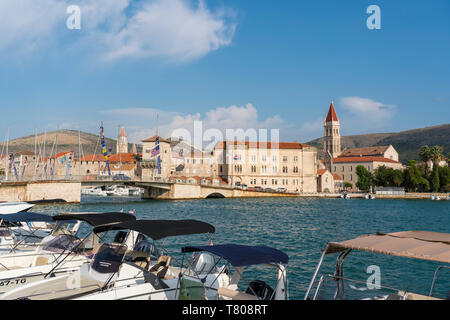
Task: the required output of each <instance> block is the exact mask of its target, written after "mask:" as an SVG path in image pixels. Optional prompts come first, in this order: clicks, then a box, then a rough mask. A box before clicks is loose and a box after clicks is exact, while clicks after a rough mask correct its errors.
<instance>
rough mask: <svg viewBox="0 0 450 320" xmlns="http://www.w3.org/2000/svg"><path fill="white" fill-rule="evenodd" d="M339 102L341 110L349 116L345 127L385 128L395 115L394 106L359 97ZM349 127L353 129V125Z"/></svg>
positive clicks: (346, 98)
mask: <svg viewBox="0 0 450 320" xmlns="http://www.w3.org/2000/svg"><path fill="white" fill-rule="evenodd" d="M339 102H340V105H341V106H342V108H343V109H344V110H346V111H348V112H349V113H350V114H351V116H350V119H349V122H348V123H347V124H346V125H347V126H348V125H349V124H350V123H353V124H356V127H358V126H359V127H361V126H363V128H361V129H367V128H381V127H383V126H385V125H386V124H387V122H388V121H390V120H391V119H392V117H393V116H394V115H395V113H396V109H397V106H395V105H392V104H385V103H382V102H378V101H375V100H372V99H368V98H361V97H344V98H341V99H339ZM341 122H345V121H341ZM351 127H352V128H353V129H355V128H354V127H353V125H352V126H351Z"/></svg>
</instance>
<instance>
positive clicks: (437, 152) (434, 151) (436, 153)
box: [430, 146, 444, 166]
mask: <svg viewBox="0 0 450 320" xmlns="http://www.w3.org/2000/svg"><path fill="white" fill-rule="evenodd" d="M430 156H431V160H432V161H433V165H434V166H439V162H440V161H441V159H442V158H443V157H444V151H443V150H442V148H441V147H440V146H434V147H433V148H431V149H430Z"/></svg>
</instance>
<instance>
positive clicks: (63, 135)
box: [0, 130, 139, 157]
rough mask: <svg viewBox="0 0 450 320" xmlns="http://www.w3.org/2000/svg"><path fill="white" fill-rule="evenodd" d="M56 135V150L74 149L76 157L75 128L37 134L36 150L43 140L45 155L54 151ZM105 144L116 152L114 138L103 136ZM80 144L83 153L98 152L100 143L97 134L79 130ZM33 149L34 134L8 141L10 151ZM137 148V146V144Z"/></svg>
mask: <svg viewBox="0 0 450 320" xmlns="http://www.w3.org/2000/svg"><path fill="white" fill-rule="evenodd" d="M56 136H57V138H58V144H57V147H56V151H57V152H65V151H75V155H76V157H78V150H79V144H78V131H75V130H59V131H53V132H47V133H46V134H44V133H40V134H38V135H37V150H38V152H39V150H43V146H44V141H45V151H46V152H45V153H46V155H50V154H54V153H55V142H56ZM105 142H106V146H107V148H108V149H112V153H116V140H114V139H110V138H106V137H105ZM80 144H81V149H82V152H83V154H85V155H86V154H94V153H96V154H100V153H101V144H100V139H99V136H98V135H95V134H91V133H86V132H80ZM5 145H6V143H5V142H2V143H0V153H2V151H3V154H4V153H5ZM131 147H132V144H129V150H131ZM34 149H35V136H34V135H31V136H26V137H22V138H18V139H14V140H11V141H9V146H8V150H9V151H10V152H22V151H31V152H34ZM138 150H139V146H138Z"/></svg>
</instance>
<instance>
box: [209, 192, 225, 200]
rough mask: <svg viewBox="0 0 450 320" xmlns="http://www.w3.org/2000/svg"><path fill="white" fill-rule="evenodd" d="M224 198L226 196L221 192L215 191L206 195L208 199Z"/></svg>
mask: <svg viewBox="0 0 450 320" xmlns="http://www.w3.org/2000/svg"><path fill="white" fill-rule="evenodd" d="M224 198H226V197H225V196H224V195H223V194H221V193H220V192H213V193H211V194H209V195H208V196H207V197H206V199H224Z"/></svg>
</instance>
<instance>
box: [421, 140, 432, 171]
mask: <svg viewBox="0 0 450 320" xmlns="http://www.w3.org/2000/svg"><path fill="white" fill-rule="evenodd" d="M419 157H420V160H422V161H423V162H424V163H425V166H426V171H427V172H428V161H430V160H431V158H432V155H431V149H430V147H429V146H426V145H425V146H422V147H421V148H420V150H419Z"/></svg>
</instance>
